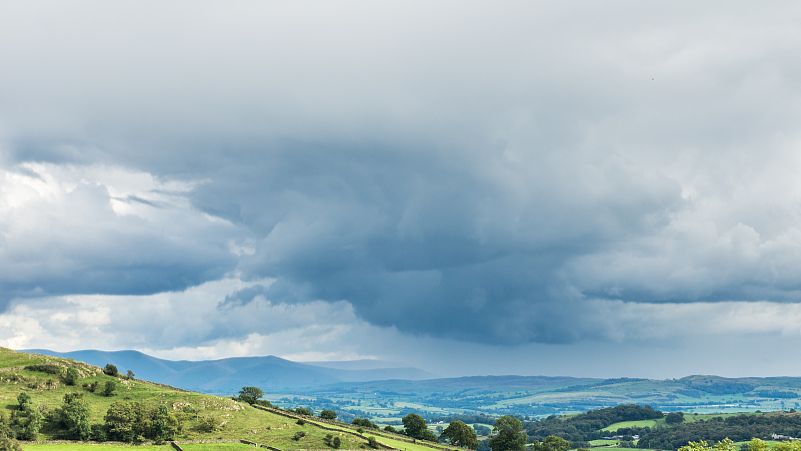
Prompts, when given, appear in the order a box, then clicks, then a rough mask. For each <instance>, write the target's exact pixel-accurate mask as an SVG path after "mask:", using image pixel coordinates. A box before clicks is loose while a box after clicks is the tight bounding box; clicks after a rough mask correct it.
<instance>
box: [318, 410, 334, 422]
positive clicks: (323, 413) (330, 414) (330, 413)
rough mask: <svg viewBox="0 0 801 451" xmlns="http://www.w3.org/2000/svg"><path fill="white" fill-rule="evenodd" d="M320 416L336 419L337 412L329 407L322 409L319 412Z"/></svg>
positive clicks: (326, 418) (325, 418)
mask: <svg viewBox="0 0 801 451" xmlns="http://www.w3.org/2000/svg"><path fill="white" fill-rule="evenodd" d="M320 418H322V419H324V420H336V419H337V413H336V412H334V411H333V410H331V409H324V410H322V411H321V412H320Z"/></svg>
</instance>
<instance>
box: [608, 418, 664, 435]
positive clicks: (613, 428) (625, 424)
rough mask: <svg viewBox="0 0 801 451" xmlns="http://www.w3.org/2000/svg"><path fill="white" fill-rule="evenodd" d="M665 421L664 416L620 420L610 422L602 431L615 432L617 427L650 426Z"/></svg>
mask: <svg viewBox="0 0 801 451" xmlns="http://www.w3.org/2000/svg"><path fill="white" fill-rule="evenodd" d="M664 422H665V419H664V418H659V419H656V420H637V421H621V422H619V423H615V424H611V425H609V426H607V427H605V428H603V429H601V430H602V431H606V432H616V431H617V430H618V429H621V428H632V427H638V428H652V427H654V426H656V425H657V424H663V423H664Z"/></svg>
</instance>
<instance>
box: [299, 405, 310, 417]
mask: <svg viewBox="0 0 801 451" xmlns="http://www.w3.org/2000/svg"><path fill="white" fill-rule="evenodd" d="M295 413H297V414H300V415H306V416H308V417H310V416H312V411H311V409H309V408H308V407H296V408H295Z"/></svg>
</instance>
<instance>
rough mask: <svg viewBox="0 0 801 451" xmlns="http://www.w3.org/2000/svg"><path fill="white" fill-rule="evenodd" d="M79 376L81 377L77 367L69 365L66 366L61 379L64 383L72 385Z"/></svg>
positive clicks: (76, 381)
mask: <svg viewBox="0 0 801 451" xmlns="http://www.w3.org/2000/svg"><path fill="white" fill-rule="evenodd" d="M80 378H81V373H79V372H78V370H77V369H75V368H72V367H69V368H67V371H66V372H64V377H63V378H62V379H63V380H64V383H65V384H67V385H69V386H74V385H75V384H77V383H78V379H80Z"/></svg>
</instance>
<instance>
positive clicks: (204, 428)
mask: <svg viewBox="0 0 801 451" xmlns="http://www.w3.org/2000/svg"><path fill="white" fill-rule="evenodd" d="M219 427H220V425H219V423H218V422H217V420H216V419H215V418H214V417H210V416H209V417H202V418H200V420H199V421H198V423H197V430H198V431H199V432H215V431H216V430H217V429H219Z"/></svg>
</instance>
